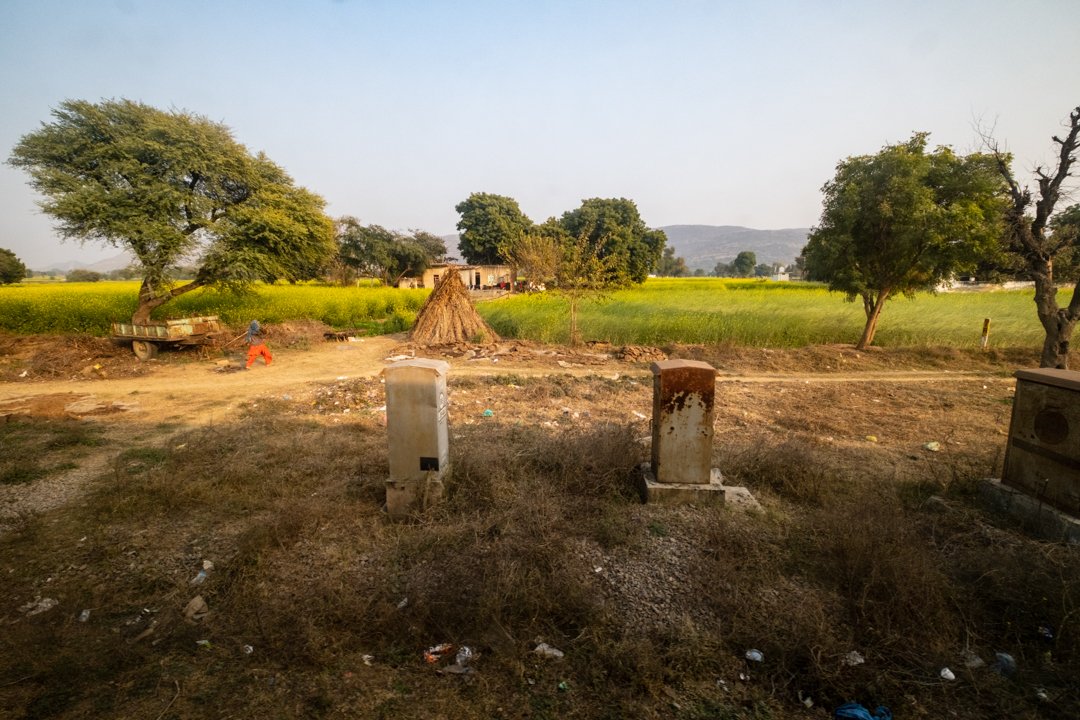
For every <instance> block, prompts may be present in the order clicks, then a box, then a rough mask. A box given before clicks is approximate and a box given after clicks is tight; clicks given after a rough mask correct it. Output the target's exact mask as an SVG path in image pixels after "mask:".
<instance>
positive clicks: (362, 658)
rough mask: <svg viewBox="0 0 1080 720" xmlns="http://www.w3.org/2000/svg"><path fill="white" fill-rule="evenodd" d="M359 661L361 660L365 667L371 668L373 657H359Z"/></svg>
mask: <svg viewBox="0 0 1080 720" xmlns="http://www.w3.org/2000/svg"><path fill="white" fill-rule="evenodd" d="M360 659H361V660H363V661H364V664H365V665H367V666H368V667H371V664H372V663H373V662H375V656H374V655H361V656H360Z"/></svg>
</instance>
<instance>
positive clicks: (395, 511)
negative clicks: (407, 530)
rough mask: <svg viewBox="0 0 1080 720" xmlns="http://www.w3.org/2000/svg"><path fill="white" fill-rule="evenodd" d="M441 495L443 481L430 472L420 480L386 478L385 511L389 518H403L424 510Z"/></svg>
mask: <svg viewBox="0 0 1080 720" xmlns="http://www.w3.org/2000/svg"><path fill="white" fill-rule="evenodd" d="M442 496H443V481H442V479H441V478H439V477H438V476H436V475H435V473H430V474H429V475H428V477H426V478H423V479H421V480H387V481H386V512H387V514H388V515H389V516H390V519H391V520H404V519H405V518H407V517H409V516H410V515H412V514H413V513H418V512H420V511H422V510H426V509H428V508H429V507H431V506H432V505H435V504H436V503H438V502H439V501H440V500H441V499H442Z"/></svg>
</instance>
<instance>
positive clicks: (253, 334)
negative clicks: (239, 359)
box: [244, 320, 274, 370]
mask: <svg viewBox="0 0 1080 720" xmlns="http://www.w3.org/2000/svg"><path fill="white" fill-rule="evenodd" d="M247 344H248V351H247V365H245V366H244V369H245V370H250V369H251V366H252V365H253V364H255V359H256V358H258V357H259V356H260V355H262V358H263V362H265V363H266V365H267V366H268V367H269V365H270V363H272V362H274V356H273V355H271V354H270V348H268V347H266V341H265V340H264V339H263V335H262V328H261V327H259V321H258V320H252V321H251V324H250V325H248V330H247Z"/></svg>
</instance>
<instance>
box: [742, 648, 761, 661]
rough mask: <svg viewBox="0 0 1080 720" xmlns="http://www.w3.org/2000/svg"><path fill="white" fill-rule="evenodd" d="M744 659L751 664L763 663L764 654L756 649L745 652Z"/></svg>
mask: <svg viewBox="0 0 1080 720" xmlns="http://www.w3.org/2000/svg"><path fill="white" fill-rule="evenodd" d="M746 659H747V660H749V661H751V662H765V653H763V652H761V651H760V650H756V649H751V650H747V651H746Z"/></svg>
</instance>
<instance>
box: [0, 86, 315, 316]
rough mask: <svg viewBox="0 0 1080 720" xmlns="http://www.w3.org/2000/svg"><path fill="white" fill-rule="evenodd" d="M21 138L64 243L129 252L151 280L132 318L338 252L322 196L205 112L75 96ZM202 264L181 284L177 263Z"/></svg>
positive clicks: (308, 273) (21, 151) (309, 272)
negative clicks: (176, 275)
mask: <svg viewBox="0 0 1080 720" xmlns="http://www.w3.org/2000/svg"><path fill="white" fill-rule="evenodd" d="M52 115H53V121H52V122H49V123H43V124H42V126H41V128H39V129H38V130H36V131H35V132H32V133H29V134H27V135H25V136H23V137H22V138H21V139H20V140H19V142H18V143H17V144H16V145H15V147H14V149H13V150H12V152H11V157H10V158H9V160H8V163H9V164H11V165H13V166H14V167H18V168H22V169H24V170H26V171H27V172H28V173H29V175H30V184H31V186H33V187H34V189H35V190H37V191H38V192H40V193H41V194H42V195H43V196H44V197H43V200H42V201H41V202H40V206H41V208H42V209H43V210H44V211H45V212H46V213H48V214H49V215H52V216H53V217H54V218H55V219H56V220H57V229H58V231H59V232H60V234H61V235H62V236H63V237H65V238H71V239H76V240H79V241H88V240H89V241H96V242H101V243H104V244H107V245H112V246H114V247H118V248H123V249H126V250H129V251H130V252H131V253H132V254H133V255H134V256H135V258H136V260H137V263H138V266H139V268H140V271H141V273H142V278H143V282H142V286H141V287H140V289H139V304H138V308H137V309H136V310H135V313H134V315H133V316H132V322H135V323H145V322H147V321H149V319H150V314H151V312H153V310H154V309H155V308H157V307H159V306H160V305H162V304H164V303H165V302H167V301H168V300H170V299H171V298H174V297H176V296H178V295H181V294H183V293H186V292H190V291H192V290H195V289H196V288H200V287H205V286H220V287H230V288H233V289H240V288H243V287H247V286H249V285H250V284H251V283H253V282H255V281H257V280H262V281H267V282H272V281H274V280H278V279H287V280H301V279H307V278H311V277H315V276H316V275H317V274H318V273H319V271H320V270H321V269H322V267H323V266H324V264H325V263H326V261H327V260H328V259H329V258H331V257H332V256H333V253H334V250H335V244H334V228H333V223H332V222H331V220H330V218H328V217H327V216H326V214H325V213H324V212H323V207H324V202H323V200H322V198H320V197H319V196H318V195H315V194H314V193H311V192H309V191H308V190H306V189H304V188H302V187H299V186H297V185H295V184H294V183H293V180H292V178H290V177H289V175H288V174H286V173H285V171H284V170H283V169H282V168H280V167H279V166H277V165H275V164H274V163H273V162H271V161H270V160H269V159H268V158H267V157H266V156H265V155H263V154H261V153H260V154H258V155H252V154H251V153H250V152H249V151H248V150H247V149H246V148H245V147H244V146H243V145H241V144H240V143H238V142H236V140H234V139H233V137H232V134H231V132H230V131H229V129H228V128H227V127H226V126H224V125H222V124H221V123H217V122H213V121H211V120H208V119H206V118H204V117H201V116H199V115H194V114H191V113H188V112H182V111H169V112H166V111H162V110H158V109H156V108H153V107H150V106H148V105H144V104H142V103H138V102H134V101H131V100H104V101H102V102H99V103H91V102H87V101H83V100H69V101H66V102H63V103H61V104H60V106H59V107H58V108H56V109H55V110H53V113H52ZM180 264H184V265H189V266H190V265H194V266H195V267H196V273H195V277H194V279H191V280H190V281H188V282H185V283H183V284H178V283H176V282H175V281H174V278H173V277H172V275H171V272H172V268H175V267H176V266H178V265H180Z"/></svg>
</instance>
